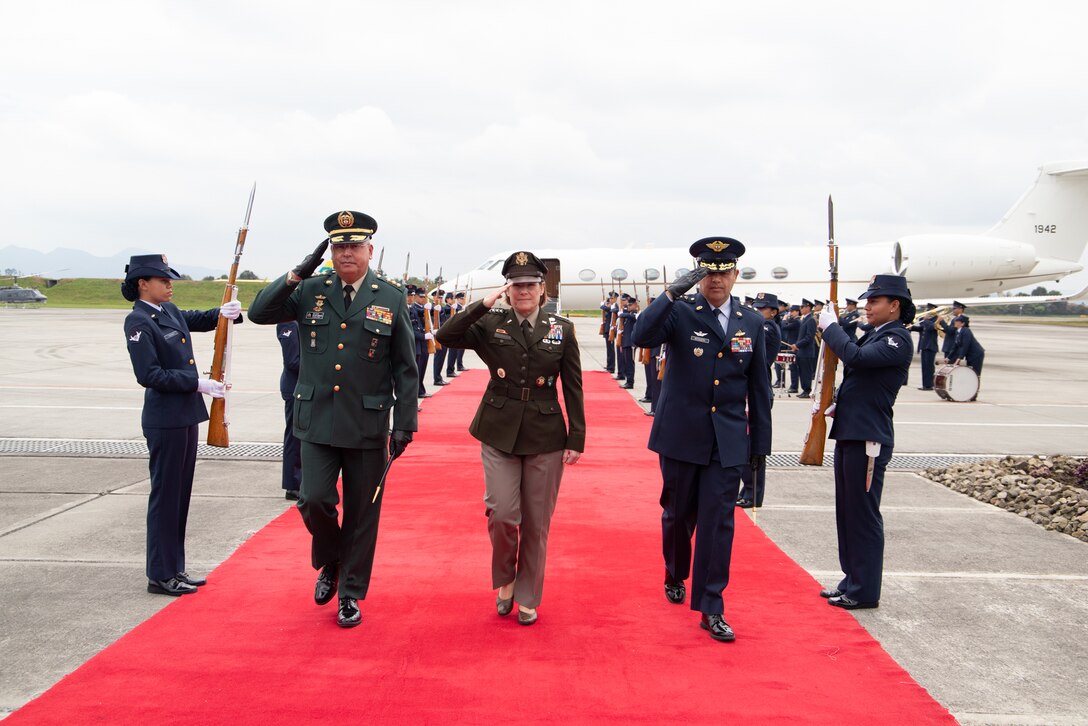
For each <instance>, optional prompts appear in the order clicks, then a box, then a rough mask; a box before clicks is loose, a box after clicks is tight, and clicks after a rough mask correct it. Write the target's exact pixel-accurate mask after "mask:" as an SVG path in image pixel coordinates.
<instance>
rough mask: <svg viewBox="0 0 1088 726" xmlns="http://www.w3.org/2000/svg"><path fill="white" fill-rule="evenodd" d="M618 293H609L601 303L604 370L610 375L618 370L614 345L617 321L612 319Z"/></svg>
mask: <svg viewBox="0 0 1088 726" xmlns="http://www.w3.org/2000/svg"><path fill="white" fill-rule="evenodd" d="M616 297H617V295H616V291H615V290H613V291H612V292H610V293H608V297H607V298H606V299H604V300H602V301H601V337H602V338H604V369H605V370H606V371H608V372H609V373H613V372H615V370H616V348H615V346H614V345H613V344H612V337H613V334H614V333H613V330H614V329H615V325H616V321H615V319H614V318H613V317H612V306H613V305H615V303H616Z"/></svg>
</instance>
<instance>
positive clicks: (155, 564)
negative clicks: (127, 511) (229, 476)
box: [144, 424, 197, 580]
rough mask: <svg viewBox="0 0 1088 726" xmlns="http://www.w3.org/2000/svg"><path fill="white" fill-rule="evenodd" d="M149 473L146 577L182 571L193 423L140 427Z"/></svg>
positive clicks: (193, 464)
mask: <svg viewBox="0 0 1088 726" xmlns="http://www.w3.org/2000/svg"><path fill="white" fill-rule="evenodd" d="M144 438H146V439H147V451H148V454H149V455H150V456H149V459H148V469H149V470H150V473H151V494H150V495H149V496H148V498H147V579H149V580H169V579H170V578H171V577H173V576H174V575H176V574H178V573H179V572H184V571H185V524H186V522H187V521H188V519H189V498H190V496H192V493H193V473H194V471H195V470H196V444H197V425H196V424H193V425H192V426H184V427H181V428H176V429H150V428H144Z"/></svg>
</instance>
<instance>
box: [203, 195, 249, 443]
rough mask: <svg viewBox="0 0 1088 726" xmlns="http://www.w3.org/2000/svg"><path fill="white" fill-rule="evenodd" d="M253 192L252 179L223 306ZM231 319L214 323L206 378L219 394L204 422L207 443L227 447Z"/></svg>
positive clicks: (230, 295)
mask: <svg viewBox="0 0 1088 726" xmlns="http://www.w3.org/2000/svg"><path fill="white" fill-rule="evenodd" d="M256 193H257V182H253V188H252V189H251V190H250V192H249V204H248V205H246V218H245V221H243V222H242V226H241V227H240V228H239V229H238V236H237V238H236V239H235V241H234V264H232V265H231V266H230V274H229V275H228V276H227V286H226V289H224V290H223V301H222V302H221V303H220V305H225V304H227V303H229V302H230V301H232V300H237V299H238V286H237V285H236V284H235V282H236V281H237V280H238V263H239V262H241V260H242V248H243V247H245V245H246V235H247V234H248V232H249V215H250V213H251V212H253V197H254V195H256ZM233 332H234V321H233V320H228V319H226V318H224V317H222V316H220V318H219V321H218V322H217V323H216V326H215V352H214V353H213V354H212V369H211V372H210V374H209V375H210V377H211V379H212V380H213V381H219V382H220V383H222V384H223V386H224V389H223V397H222V398H213V399H212V410H211V413H210V414H209V416H210V418H209V421H208V446H217V447H219V448H223V449H225V448H226V447H228V446H230V434H229V432H228V431H227V429H228V427H229V426H230V411H229V410H228V404H229V403H230V399H229V396H230V387H231V379H230V354H231V348H232V347H233V343H234V336H233Z"/></svg>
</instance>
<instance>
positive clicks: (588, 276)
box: [578, 267, 597, 282]
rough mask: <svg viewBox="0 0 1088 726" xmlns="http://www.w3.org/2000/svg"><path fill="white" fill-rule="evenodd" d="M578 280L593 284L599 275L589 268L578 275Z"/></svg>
mask: <svg viewBox="0 0 1088 726" xmlns="http://www.w3.org/2000/svg"><path fill="white" fill-rule="evenodd" d="M578 279H579V280H582V281H583V282H592V281H593V280H595V279H597V273H596V272H594V271H593V270H591V269H589V268H588V267H587V268H586V269H584V270H582V271H581V272H579V273H578Z"/></svg>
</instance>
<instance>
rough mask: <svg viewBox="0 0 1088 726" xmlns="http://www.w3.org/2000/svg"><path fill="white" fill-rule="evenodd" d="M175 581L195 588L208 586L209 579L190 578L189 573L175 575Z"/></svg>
mask: <svg viewBox="0 0 1088 726" xmlns="http://www.w3.org/2000/svg"><path fill="white" fill-rule="evenodd" d="M174 579H175V580H177V581H178V582H184V583H185V584H186V585H192V586H193V587H204V586H205V585H207V584H208V578H206V577H189V573H188V572H179V573H178V574H176V575H174Z"/></svg>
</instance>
